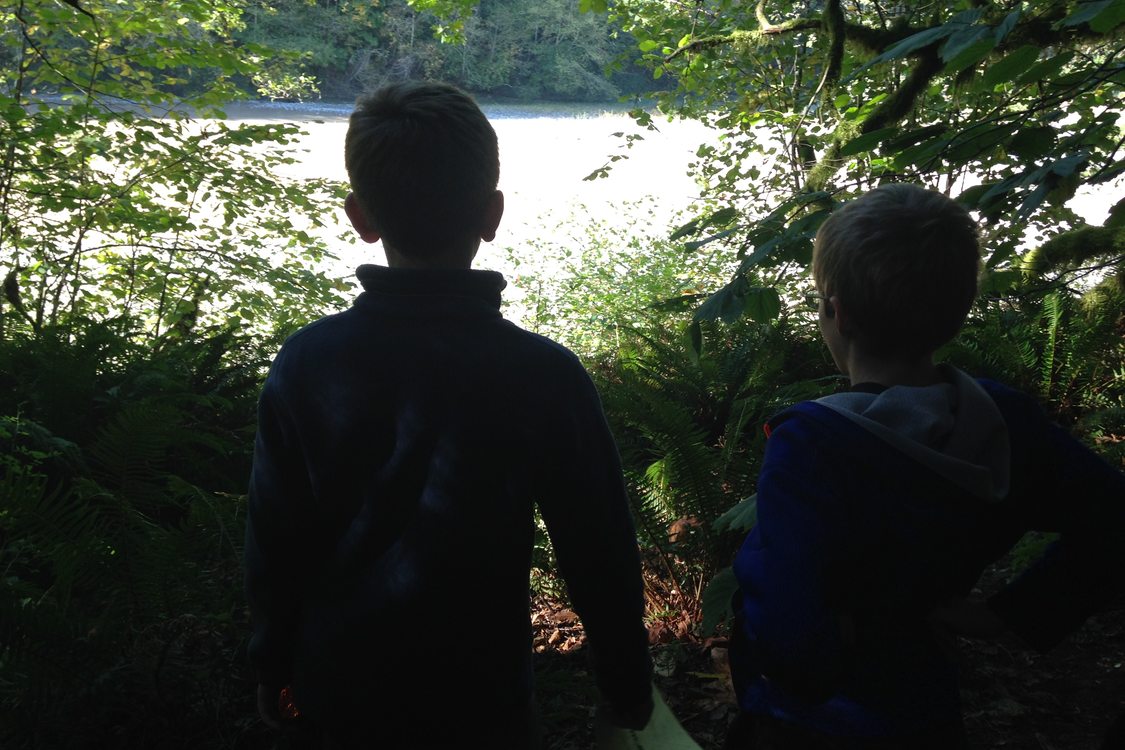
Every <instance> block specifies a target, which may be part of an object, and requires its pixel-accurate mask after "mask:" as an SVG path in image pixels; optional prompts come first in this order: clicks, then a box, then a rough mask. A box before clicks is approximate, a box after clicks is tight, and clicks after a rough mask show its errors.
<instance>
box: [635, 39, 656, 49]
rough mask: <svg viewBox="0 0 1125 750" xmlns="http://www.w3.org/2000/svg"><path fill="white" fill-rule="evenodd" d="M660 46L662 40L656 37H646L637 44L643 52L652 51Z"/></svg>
mask: <svg viewBox="0 0 1125 750" xmlns="http://www.w3.org/2000/svg"><path fill="white" fill-rule="evenodd" d="M659 46H660V42H658V41H656V40H655V39H645V40H644V41H643V42H641V43H640V44H638V45H637V49H639V50H640V51H641V52H652V51H653V50H654V49H656V48H657V47H659Z"/></svg>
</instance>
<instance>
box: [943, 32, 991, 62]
mask: <svg viewBox="0 0 1125 750" xmlns="http://www.w3.org/2000/svg"><path fill="white" fill-rule="evenodd" d="M985 37H988V40H987V41H990V42H991V44H990V45H989V47H988V48H989V49H992V47H994V46H996V39H995V38H994V35H993V33H992V28H991V27H988V26H970V27H968V28H966V29H961V30H960V31H958V32H956V33H954V34H952V35H951V36H950V37H949V38H948V39H946V40H945V44H943V45H941V50H940V51H939V54H941V59H942V60H944V61H945V62H946V63H949V62H950V61H952V60H955V59H956V58H957V56H958V55H960V54H961V53H963V52H965V51H966V50H968V49H969V48H970V47H972V46H973V45H975V44H976V43H977V42H979V41H982V40H984V39H985Z"/></svg>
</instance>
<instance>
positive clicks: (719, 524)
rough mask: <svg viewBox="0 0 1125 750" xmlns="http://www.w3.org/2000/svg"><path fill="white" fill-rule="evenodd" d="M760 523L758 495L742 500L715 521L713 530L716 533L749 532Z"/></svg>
mask: <svg viewBox="0 0 1125 750" xmlns="http://www.w3.org/2000/svg"><path fill="white" fill-rule="evenodd" d="M756 523H758V495H757V493H755V494H753V495H751V496H750V497H748V498H746V499H744V500H742V501H741V502H740V503H738V505H736V506H734V507H733V508H731V509H730V510H728V511H727V512H726V513H724V514H723V515H721V516H719V517H718V518H716V519H715V523H714V524H712V526H711V528H713V529H714V530H715V531H719V532H722V531H743V532H745V531H749V530H750V529H752V528H753V527H754V524H756Z"/></svg>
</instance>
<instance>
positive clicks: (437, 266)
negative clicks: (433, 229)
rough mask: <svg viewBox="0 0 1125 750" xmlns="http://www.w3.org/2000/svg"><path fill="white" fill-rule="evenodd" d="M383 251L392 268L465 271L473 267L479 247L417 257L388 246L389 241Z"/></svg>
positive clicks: (384, 244) (384, 245)
mask: <svg viewBox="0 0 1125 750" xmlns="http://www.w3.org/2000/svg"><path fill="white" fill-rule="evenodd" d="M478 246H479V243H478ZM383 252H384V254H385V255H386V256H387V265H388V266H390V267H391V268H405V269H409V270H412V271H465V270H468V269H470V268H472V266H473V258H474V257H476V254H477V248H473V249H472V250H471V251H464V252H449V253H444V254H442V255H426V256H422V257H417V256H414V255H409V254H405V253H401V252H399V251H398V250H395V249H394V248H392V247H388V246H387V243H386V242H384V243H383Z"/></svg>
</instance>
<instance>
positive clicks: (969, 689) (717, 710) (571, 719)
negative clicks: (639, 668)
mask: <svg viewBox="0 0 1125 750" xmlns="http://www.w3.org/2000/svg"><path fill="white" fill-rule="evenodd" d="M995 575H996V573H995V572H994V577H995ZM985 585H986V586H987V584H985ZM533 622H534V626H535V629H536V651H537V654H536V685H537V691H538V693H539V700H540V704H541V707H542V711H543V720H544V724H545V725H546V728H547V733H548V741H547V747H548V750H587V749H588V748H590V746H591V742H592V736H593V735H592V720H593V715H594V712H595V705H596V702H597V691H596V689H595V688H594V685H593V678H592V676H591V675H590V672H589V668H588V663H587V654H586V649H585V648H584V641H583V637H582V631H581V626H580V625H579V623H578V621H577V618H576V617H575V616H574V614H573V613H572V612H570V611H569V610H567V609H565V608H564V607H562V606H561V605H558V604H552V603H550V602H545V601H540V602H538V603H537V606H536V610H535V615H534V618H533ZM725 646H726V642H725V641H724V640H723V639H721V638H720V639H713V640H710V641H701V640H699V639H692V638H690V637H688V638H682V639H679V640H675V641H672V642H669V643H663V644H659V645H656V646H654V647H653V652H654V658H655V663H656V673H657V674H656V682H657V685H658V687H659V688H660V689H661V691H662V692H663V694H664V696H665V698H666V700H667V702H668V704H669V706H670V707H671V709H672V711H673V712H674V713H675V714H676V715H677V716H678V717H679V719H680V721H681V723H683V725H684V727H685V728H686V729H687V730H688V732H689V733H691V735H692V736H693V737H694V738H695V740H696V741H697V742H698V743H699V744H700V745H701V746H702V747H703V748H704V750H719V748H721V747H722V742H723V737H724V735H725V732H726V728H727V726H728V725H729V723H730V721H731V720H732V719H733V717H734V714H735V708H734V695H733V692H732V690H731V686H730V676H729V672H728V670H727V667H726V647H725ZM961 647H962V648H961V651H962V673H963V675H964V678H963V690H962V702H963V705H964V712H965V723H966V727H967V730H968V733H969V746H970V748H972V750H1099V749H1100V748H1102V747H1103V745H1102V744H1101V743H1102V738H1103V736H1104V735H1105V734H1106V732H1107V730H1108V729H1109V727H1110V725H1111V724H1113V722H1114V720H1115V719H1118V718H1119V717H1122V716H1123V715H1125V603H1122V605H1121V606H1118V607H1115V608H1114V609H1112V610H1110V611H1108V612H1106V613H1104V614H1102V615H1099V616H1097V617H1094V618H1091V619H1090V620H1089V621H1088V622H1087V623H1086V624H1085V625H1084V626H1083V627H1082V629H1081V630H1079V631H1078V632H1076V633H1074V634H1072V635H1071V636H1070V637H1069V638H1067V640H1065V641H1064V642H1063V643H1062V644H1060V645H1059V646H1058V647H1056V648H1055V649H1054V650H1053V651H1051V652H1050V653H1048V654H1043V655H1041V654H1037V653H1035V652H1033V651H1030V650H1028V649H1026V648H1024V647H1023V646H1021V645H1020V644H1019V643H1018V642H1017V641H1016V640H1015V639H1014V638H1012V639H1002V640H999V641H994V642H970V641H962V643H961ZM1110 747H1111V748H1112V749H1113V750H1116V748H1118V747H1120V748H1123V749H1125V740H1122V741H1120V742H1119V744H1113V745H1111V746H1110ZM1107 750H1109V748H1107Z"/></svg>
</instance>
